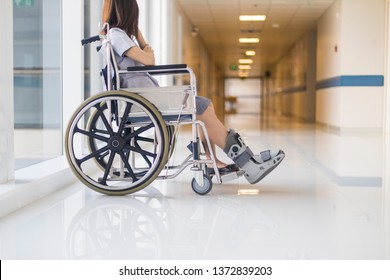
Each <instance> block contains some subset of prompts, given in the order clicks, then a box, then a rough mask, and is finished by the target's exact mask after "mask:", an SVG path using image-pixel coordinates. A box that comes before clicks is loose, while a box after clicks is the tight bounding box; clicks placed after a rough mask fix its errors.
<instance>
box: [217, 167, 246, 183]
mask: <svg viewBox="0 0 390 280" xmlns="http://www.w3.org/2000/svg"><path fill="white" fill-rule="evenodd" d="M242 175H244V171H243V170H240V171H237V172H230V173H226V174H223V175H221V181H222V183H224V182H228V181H232V180H235V179H237V178H239V177H241V176H242Z"/></svg>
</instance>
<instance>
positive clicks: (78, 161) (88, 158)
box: [76, 146, 109, 167]
mask: <svg viewBox="0 0 390 280" xmlns="http://www.w3.org/2000/svg"><path fill="white" fill-rule="evenodd" d="M108 150H109V147H108V146H105V147H103V148H101V149H99V150H97V151H95V152H93V153H91V154H89V155H87V156H86V157H83V158H82V159H78V160H76V161H77V165H78V166H79V167H81V164H82V163H83V162H86V161H87V160H90V159H91V158H96V157H97V156H99V155H100V154H101V153H104V152H106V151H108Z"/></svg>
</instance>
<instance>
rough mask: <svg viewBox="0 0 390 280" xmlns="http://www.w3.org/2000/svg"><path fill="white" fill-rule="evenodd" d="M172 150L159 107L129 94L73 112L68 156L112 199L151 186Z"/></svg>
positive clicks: (114, 94) (104, 96)
mask: <svg viewBox="0 0 390 280" xmlns="http://www.w3.org/2000/svg"><path fill="white" fill-rule="evenodd" d="M86 146H88V147H89V148H86ZM168 147H169V140H168V132H167V128H166V124H165V123H164V120H163V119H162V116H161V114H160V113H159V112H158V110H157V109H156V107H155V106H154V105H153V104H151V103H150V102H149V101H148V100H146V99H145V98H143V97H141V96H139V95H137V94H133V93H129V92H126V91H110V92H104V93H101V94H99V95H96V96H94V97H91V98H89V99H88V100H86V101H85V102H84V103H83V104H82V105H80V107H79V108H78V109H77V110H76V112H75V113H74V114H73V116H72V119H71V121H70V123H69V125H68V128H67V130H66V137H65V153H66V156H67V159H68V161H69V165H70V167H71V169H72V171H73V172H74V173H75V175H76V176H77V177H78V178H79V179H80V180H81V182H83V183H84V184H85V185H86V186H88V187H90V188H91V189H93V190H95V191H98V192H100V193H104V194H109V195H126V194H130V193H134V192H136V191H139V190H141V189H143V188H145V187H146V186H148V185H149V184H150V183H151V182H152V181H153V180H154V179H155V178H156V177H157V176H158V175H159V173H160V172H161V170H162V169H163V168H164V166H165V164H166V162H167V160H168V149H169V148H168Z"/></svg>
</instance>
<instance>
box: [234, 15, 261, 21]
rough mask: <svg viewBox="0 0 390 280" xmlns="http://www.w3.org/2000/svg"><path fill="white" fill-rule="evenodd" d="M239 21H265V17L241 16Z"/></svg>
mask: <svg viewBox="0 0 390 280" xmlns="http://www.w3.org/2000/svg"><path fill="white" fill-rule="evenodd" d="M239 18H240V21H265V19H266V18H267V17H266V16H265V15H241V16H240V17H239Z"/></svg>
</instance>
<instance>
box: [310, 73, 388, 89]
mask: <svg viewBox="0 0 390 280" xmlns="http://www.w3.org/2000/svg"><path fill="white" fill-rule="evenodd" d="M383 86H384V76H382V75H371V76H370V75H355V76H339V77H334V78H330V79H326V80H322V81H319V82H317V86H316V88H317V89H324V88H332V87H383Z"/></svg>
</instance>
